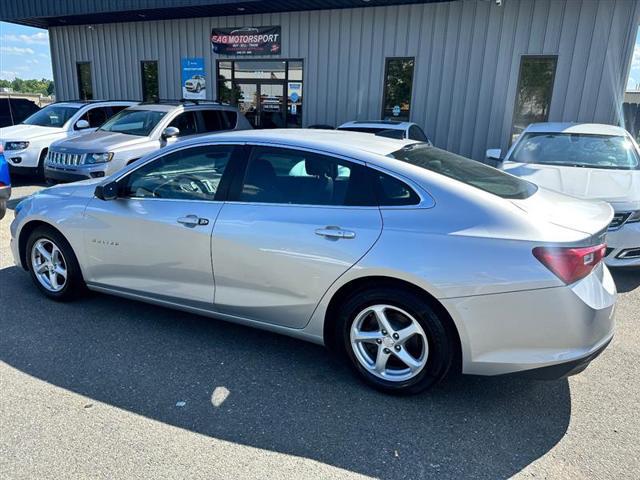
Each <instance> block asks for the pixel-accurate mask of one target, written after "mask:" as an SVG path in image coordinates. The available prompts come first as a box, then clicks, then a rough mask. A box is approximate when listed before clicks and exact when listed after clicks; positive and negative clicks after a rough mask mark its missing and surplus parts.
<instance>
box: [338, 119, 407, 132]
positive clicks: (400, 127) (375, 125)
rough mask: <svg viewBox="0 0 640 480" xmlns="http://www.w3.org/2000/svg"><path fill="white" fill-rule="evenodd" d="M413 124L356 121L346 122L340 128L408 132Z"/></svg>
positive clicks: (387, 121)
mask: <svg viewBox="0 0 640 480" xmlns="http://www.w3.org/2000/svg"><path fill="white" fill-rule="evenodd" d="M411 125H414V123H413V122H398V121H397V120H355V121H352V122H346V123H343V124H342V125H340V126H339V127H338V128H348V127H354V128H385V129H387V130H406V129H407V128H409V127H410V126H411Z"/></svg>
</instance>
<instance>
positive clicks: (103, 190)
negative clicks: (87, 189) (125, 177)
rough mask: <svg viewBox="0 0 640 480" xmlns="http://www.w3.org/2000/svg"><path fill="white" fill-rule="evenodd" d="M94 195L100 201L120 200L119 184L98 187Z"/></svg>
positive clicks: (106, 184)
mask: <svg viewBox="0 0 640 480" xmlns="http://www.w3.org/2000/svg"><path fill="white" fill-rule="evenodd" d="M93 194H94V195H95V196H96V198H99V199H100V200H115V199H116V198H118V182H109V183H105V184H101V185H98V186H97V187H96V189H95V191H94V192H93Z"/></svg>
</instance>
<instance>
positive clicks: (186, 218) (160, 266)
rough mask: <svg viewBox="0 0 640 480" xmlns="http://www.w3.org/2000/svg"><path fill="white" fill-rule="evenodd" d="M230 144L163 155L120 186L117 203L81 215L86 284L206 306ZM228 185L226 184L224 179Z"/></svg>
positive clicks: (95, 203)
mask: <svg viewBox="0 0 640 480" xmlns="http://www.w3.org/2000/svg"><path fill="white" fill-rule="evenodd" d="M233 148H234V147H233V146H228V145H212V146H198V147H191V148H184V149H181V150H177V151H172V152H169V153H167V154H165V155H163V156H160V157H158V158H156V159H154V160H152V161H151V162H149V163H146V164H144V165H142V166H140V167H139V168H137V169H136V170H133V171H132V172H130V173H129V174H128V175H127V176H125V177H124V178H122V179H121V180H119V181H118V183H119V195H118V198H117V199H115V200H108V201H104V200H100V199H98V198H94V199H93V200H91V201H90V202H89V204H88V206H87V209H86V212H85V215H86V219H87V228H86V232H85V239H84V244H85V249H86V254H87V258H88V268H87V271H86V274H87V278H86V280H87V281H88V282H89V283H93V284H95V285H98V286H103V287H110V288H114V289H116V290H120V291H125V292H131V293H135V292H139V293H142V294H145V295H151V296H154V297H156V298H160V299H165V300H167V301H171V300H172V299H179V300H181V301H187V302H191V303H192V304H194V305H195V306H197V305H198V304H206V305H209V306H210V305H211V304H212V302H213V296H214V282H213V268H212V265H211V232H212V229H213V225H214V222H215V219H216V217H217V216H218V213H219V212H220V209H221V207H222V202H221V201H218V200H217V199H218V198H220V197H219V193H218V192H220V191H221V187H220V184H221V181H222V178H223V174H224V172H225V170H226V167H227V164H228V163H229V162H230V158H231V154H232V152H233ZM225 181H226V180H225Z"/></svg>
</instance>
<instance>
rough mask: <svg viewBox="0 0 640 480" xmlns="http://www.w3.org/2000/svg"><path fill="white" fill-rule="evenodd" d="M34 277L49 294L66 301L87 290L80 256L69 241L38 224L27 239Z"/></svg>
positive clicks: (54, 298) (31, 272)
mask: <svg viewBox="0 0 640 480" xmlns="http://www.w3.org/2000/svg"><path fill="white" fill-rule="evenodd" d="M27 261H28V265H29V272H30V274H31V279H32V280H33V282H34V283H35V285H36V286H37V287H38V289H39V290H40V291H41V292H42V293H44V294H45V295H46V296H47V297H49V298H51V299H53V300H59V301H67V300H72V299H74V298H77V297H78V296H80V295H82V294H83V293H85V291H86V286H85V283H84V280H83V278H82V272H81V271H80V266H79V264H78V260H77V258H76V256H75V254H74V252H73V249H72V248H71V245H69V242H67V240H66V239H65V238H64V237H63V236H62V235H61V234H60V233H59V232H58V231H56V230H54V229H53V228H49V227H38V228H36V229H35V230H34V231H33V232H32V233H31V235H30V236H29V239H28V241H27Z"/></svg>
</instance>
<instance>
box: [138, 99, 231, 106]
mask: <svg viewBox="0 0 640 480" xmlns="http://www.w3.org/2000/svg"><path fill="white" fill-rule="evenodd" d="M187 104H192V105H229V104H228V103H222V102H218V101H216V100H199V99H196V98H180V99H171V98H158V99H154V100H151V101H147V102H140V105H187Z"/></svg>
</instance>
